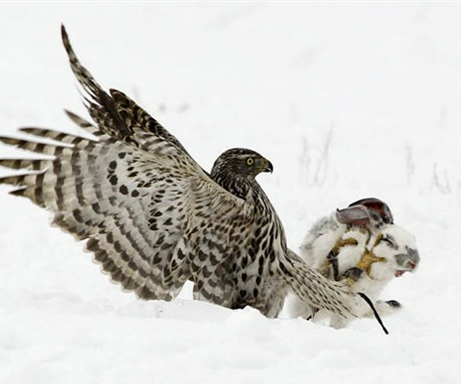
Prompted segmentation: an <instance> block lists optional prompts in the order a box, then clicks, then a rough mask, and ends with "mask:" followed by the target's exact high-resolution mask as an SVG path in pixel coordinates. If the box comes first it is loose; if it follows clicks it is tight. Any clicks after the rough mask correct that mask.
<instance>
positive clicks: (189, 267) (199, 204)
mask: <svg viewBox="0 0 461 384" xmlns="http://www.w3.org/2000/svg"><path fill="white" fill-rule="evenodd" d="M61 33H62V41H63V44H64V47H65V50H66V52H67V55H68V58H69V62H70V66H71V68H72V71H73V73H74V75H75V77H76V79H77V81H78V83H79V84H80V86H81V89H82V95H83V98H84V104H85V106H86V108H87V110H88V112H89V114H90V116H91V118H92V120H93V122H88V121H86V120H84V119H82V118H80V117H78V116H77V115H75V114H73V113H70V112H68V115H69V117H70V118H71V119H72V120H73V121H74V122H75V123H77V124H78V125H79V126H80V127H81V128H82V129H83V130H85V131H86V132H87V133H90V134H91V135H92V138H86V137H83V136H82V137H80V136H76V135H71V134H67V133H62V132H58V131H53V130H49V129H43V128H22V129H21V132H23V133H26V134H29V135H32V136H34V137H35V139H31V140H28V139H17V138H7V137H1V138H0V140H1V141H2V142H3V143H6V144H9V145H13V146H16V147H18V148H21V149H23V150H26V151H31V152H35V153H38V154H40V155H47V158H46V159H44V158H43V156H42V158H40V159H33V160H31V159H13V160H12V159H2V160H0V165H1V166H4V167H9V168H12V169H22V170H26V172H23V173H22V174H20V175H14V176H7V177H3V178H0V184H9V185H13V186H16V187H17V188H16V189H15V190H13V191H11V193H12V194H13V195H17V196H23V197H26V198H28V199H29V200H31V201H32V202H33V203H35V204H36V205H38V206H40V207H43V208H46V209H47V210H49V211H50V212H51V213H52V215H53V224H55V225H57V226H59V227H60V228H62V229H64V230H65V231H67V232H68V233H70V234H72V235H73V236H74V237H75V238H76V239H78V240H87V242H86V248H87V249H88V250H89V251H91V252H93V253H94V257H95V259H96V261H97V262H99V263H100V264H101V266H102V269H103V270H104V271H105V272H106V273H108V274H109V275H110V277H111V279H112V280H113V281H115V282H118V283H120V284H121V285H122V286H123V288H125V289H126V290H130V291H134V292H135V293H136V294H137V295H138V296H139V297H140V298H142V299H161V300H172V299H173V298H174V297H175V296H176V295H177V294H178V293H179V291H180V289H181V287H182V286H183V284H184V283H185V282H186V281H187V280H190V281H192V282H193V284H194V289H193V294H194V298H195V299H199V300H204V301H208V302H211V303H215V304H218V305H222V306H225V307H228V308H243V307H245V306H251V307H254V308H256V309H258V310H259V311H260V312H261V313H262V314H264V315H266V316H268V317H275V316H277V315H278V313H279V312H280V310H281V308H282V305H283V302H284V299H285V296H286V294H287V292H288V291H289V290H291V291H293V292H294V293H295V294H296V295H297V296H298V297H299V298H300V299H301V300H303V301H305V302H306V303H308V304H310V305H312V306H313V307H315V308H323V309H326V310H328V311H331V312H334V313H336V314H338V315H340V316H344V317H349V316H354V312H355V310H356V308H357V306H360V304H359V302H361V299H357V298H358V296H357V295H355V294H353V293H351V292H349V290H348V287H346V286H345V285H344V284H342V283H339V282H332V281H330V280H328V279H326V278H325V277H323V276H322V275H321V274H319V273H317V272H315V271H314V270H313V269H311V268H309V267H308V266H307V265H306V264H305V263H304V262H303V261H302V260H301V259H300V258H299V257H298V256H297V255H295V254H294V252H292V251H291V250H289V249H288V248H287V244H286V239H285V233H284V229H283V226H282V223H281V222H280V219H279V218H278V216H277V214H276V212H275V210H274V208H273V206H272V204H271V202H270V201H269V199H268V197H267V196H266V194H265V193H264V191H263V190H262V188H261V186H260V185H259V184H258V183H257V181H256V180H255V177H256V176H257V175H258V174H259V173H261V172H272V169H273V167H272V164H271V163H270V162H269V161H268V160H267V159H265V158H264V157H263V156H261V155H260V154H258V153H256V152H255V151H253V150H249V149H243V148H234V149H229V150H227V151H225V152H224V153H223V154H221V155H220V156H219V157H218V159H217V160H216V162H215V163H214V166H213V169H212V171H211V173H210V174H209V173H207V172H206V171H204V170H203V169H202V168H201V167H200V166H199V165H198V164H197V163H196V162H195V161H194V159H193V158H192V157H191V156H190V155H189V154H188V152H187V151H186V149H185V148H184V147H183V145H182V144H181V143H180V142H179V141H178V140H177V139H176V138H175V137H174V136H173V135H172V134H170V133H169V132H168V131H167V130H166V129H165V128H164V127H163V126H161V125H160V124H159V122H157V121H156V120H155V119H154V118H152V117H151V116H150V115H149V114H148V113H147V112H146V111H144V110H143V109H142V108H141V107H140V106H138V105H137V104H136V103H135V102H134V101H133V100H131V99H130V98H129V97H128V96H126V95H125V94H124V93H122V92H120V91H117V90H115V89H111V90H110V91H109V92H106V91H104V90H103V88H102V87H101V86H100V85H99V84H98V83H97V82H96V80H95V79H94V78H93V76H92V75H91V74H90V73H89V71H88V70H87V69H86V68H85V67H83V66H82V65H81V64H80V62H79V60H78V59H77V57H76V55H75V53H74V51H73V49H72V47H71V45H70V42H69V39H68V36H67V33H66V30H65V29H64V26H62V29H61ZM37 138H39V139H37ZM40 138H44V139H46V142H44V141H43V140H42V141H40Z"/></svg>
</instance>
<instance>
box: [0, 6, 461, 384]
mask: <svg viewBox="0 0 461 384" xmlns="http://www.w3.org/2000/svg"><path fill="white" fill-rule="evenodd" d="M460 18H461V4H455V3H445V4H435V3H433V4H431V3H422V4H414V3H406V4H397V3H379V4H365V3H349V4H347V3H346V4H344V3H333V4H321V3H310V4H298V3H290V4H275V3H270V4H264V3H237V4H222V5H215V4H211V3H199V4H166V3H164V4H141V3H139V4H103V3H99V4H75V3H68V4H61V5H60V4H51V3H48V4H33V3H27V4H13V3H10V4H5V3H2V4H0V42H1V53H0V58H1V59H0V133H1V134H10V135H12V134H14V132H15V129H16V128H17V127H19V126H24V125H39V126H48V127H52V128H58V129H65V130H72V129H74V128H73V127H72V124H71V123H70V122H68V121H67V119H66V117H65V116H64V114H63V113H62V109H63V108H64V107H66V108H70V109H72V110H74V111H76V112H82V111H83V107H82V106H81V104H80V102H79V96H78V93H77V92H76V89H75V87H74V80H73V78H72V75H71V72H70V69H69V68H68V65H67V62H66V57H65V54H64V50H63V49H62V46H61V42H60V34H59V27H60V23H61V22H64V23H65V24H66V26H67V28H68V31H69V34H70V37H71V40H72V41H73V44H74V48H75V49H76V52H77V54H79V56H80V58H81V60H82V61H83V62H84V63H85V64H86V65H87V66H88V67H89V68H90V70H91V71H92V72H93V74H94V75H95V76H96V77H97V79H98V80H99V81H100V83H101V84H103V85H105V86H107V87H114V88H119V89H121V90H124V91H126V92H127V93H129V94H130V95H132V96H133V97H134V98H135V99H136V100H138V101H139V102H140V104H141V105H143V106H144V107H145V108H146V109H147V110H149V111H150V112H151V113H152V114H153V115H154V116H156V117H157V118H158V119H159V120H160V121H161V122H162V123H163V124H164V125H165V126H167V127H168V128H169V129H170V130H171V131H172V132H173V133H174V134H175V135H176V136H177V137H178V138H179V139H180V140H181V141H182V142H183V143H184V145H185V146H186V147H187V148H188V149H189V150H190V152H191V154H192V155H193V156H194V157H195V158H196V159H197V161H198V162H199V163H201V164H202V165H203V166H204V167H205V168H207V169H209V168H210V167H211V165H212V162H213V160H214V158H216V157H217V156H218V155H219V153H221V152H222V151H223V150H224V149H226V148H230V147H235V146H244V147H249V148H253V149H255V150H257V151H258V152H260V153H262V154H263V155H265V156H266V157H268V158H269V159H271V160H272V162H273V163H274V165H275V172H274V174H272V175H262V176H260V177H259V181H260V183H261V184H262V185H263V187H264V188H265V189H266V191H267V193H268V195H269V196H270V198H271V199H272V201H273V203H274V205H275V207H276V209H277V210H278V212H279V215H280V217H281V219H282V221H283V223H284V225H285V229H286V231H287V234H288V241H289V244H290V246H291V247H292V248H293V249H297V247H298V245H299V244H300V241H301V240H302V238H303V236H304V233H305V232H306V231H307V229H308V227H309V226H310V225H311V224H312V223H313V222H314V221H315V220H316V219H317V218H318V217H319V216H322V215H325V214H327V213H329V212H330V211H331V210H333V209H335V208H337V207H342V206H345V205H346V204H348V203H350V202H351V201H353V200H356V199H358V198H361V197H366V196H377V197H380V198H382V199H384V200H386V201H387V202H388V203H389V204H390V206H391V208H392V209H393V211H394V215H395V218H396V221H397V223H398V224H399V225H401V226H403V227H405V228H407V229H408V230H410V231H412V232H413V233H414V234H415V235H416V237H417V240H418V246H419V250H420V254H421V258H422V262H421V266H420V268H419V270H418V271H417V272H416V273H415V274H413V275H410V274H406V275H404V276H403V277H402V278H400V279H399V280H396V281H394V282H393V283H392V284H391V285H389V287H388V289H387V291H386V292H385V297H386V298H394V299H398V300H400V301H401V302H403V303H404V305H405V308H404V310H403V311H402V312H400V313H399V314H398V315H396V316H394V317H389V318H386V319H385V322H386V325H387V327H388V329H389V330H390V332H391V334H390V335H389V336H385V335H383V334H382V332H381V330H380V329H379V326H378V324H377V323H376V322H374V321H372V320H361V321H356V322H354V323H352V324H351V326H350V327H349V328H348V329H345V330H340V331H337V330H333V329H330V328H327V327H325V326H321V325H316V324H312V323H309V322H306V321H303V320H301V319H287V318H282V319H278V320H269V319H266V318H264V317H263V316H261V315H260V314H259V313H258V312H256V311H254V310H252V309H245V310H241V311H230V310H227V309H224V308H220V307H216V306H212V305H208V304H204V303H200V302H194V301H191V300H190V292H188V291H187V292H184V293H183V294H182V296H181V298H180V299H178V300H177V301H175V302H172V303H164V302H140V301H138V300H137V299H136V298H135V297H134V296H133V295H132V294H128V293H123V292H122V291H121V290H120V289H119V287H118V286H115V285H112V284H110V283H109V281H108V278H107V277H105V276H103V275H102V274H101V273H100V271H99V268H98V267H97V266H96V265H94V264H93V263H92V262H91V256H90V255H89V254H85V253H83V252H82V247H83V245H82V244H78V243H75V242H74V241H73V239H72V238H70V237H69V236H67V235H64V234H62V233H61V232H60V231H58V230H56V229H51V228H49V227H48V225H47V222H48V220H49V217H48V215H47V213H46V212H42V211H41V210H39V209H38V208H36V207H33V206H32V205H31V204H30V203H29V202H28V201H25V200H21V199H18V198H14V197H11V196H9V195H7V190H8V189H7V188H5V187H2V188H1V189H0V281H1V284H0V382H1V383H8V384H9V383H90V382H94V383H134V382H150V383H220V382H221V383H264V384H266V383H316V382H338V381H341V382H343V383H355V384H358V383H370V382H374V383H389V382H397V381H398V382H400V383H460V377H461V369H460V365H459V362H460V361H461V332H460V330H461V326H460V322H459V319H460V317H461V303H460V298H459V292H460V291H461V283H460V279H459V273H460V271H461V258H460V256H459V248H460V247H459V243H458V241H459V239H460V225H459V223H460V222H461V174H460V171H459V167H460V164H461V151H460V145H461V133H460V132H461V49H460V41H461V24H460V23H459V20H460ZM0 153H1V155H2V156H3V155H8V156H9V155H11V156H13V155H14V152H13V151H12V150H11V149H9V148H6V147H4V146H2V147H0ZM1 172H2V174H5V173H6V171H5V170H2V171H1Z"/></svg>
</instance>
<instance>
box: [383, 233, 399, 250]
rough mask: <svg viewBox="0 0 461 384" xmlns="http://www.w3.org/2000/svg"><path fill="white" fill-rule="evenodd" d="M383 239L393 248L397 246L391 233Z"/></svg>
mask: <svg viewBox="0 0 461 384" xmlns="http://www.w3.org/2000/svg"><path fill="white" fill-rule="evenodd" d="M381 241H384V242H385V243H387V244H388V245H389V246H390V247H392V248H397V245H396V243H395V240H394V239H393V237H392V236H389V235H387V236H384V237H383V238H382V240H381Z"/></svg>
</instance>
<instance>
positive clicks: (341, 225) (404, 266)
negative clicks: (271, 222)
mask: <svg viewBox="0 0 461 384" xmlns="http://www.w3.org/2000/svg"><path fill="white" fill-rule="evenodd" d="M300 253H301V257H302V258H303V259H304V260H305V261H306V262H307V263H308V264H309V265H310V266H311V267H313V268H314V269H316V270H318V271H319V272H321V273H322V274H323V275H324V276H326V277H328V278H329V279H331V280H342V279H347V281H348V283H349V286H350V289H351V291H353V292H355V293H358V292H362V293H364V294H366V295H367V296H368V297H369V298H370V299H371V300H372V301H373V302H374V303H375V307H376V309H377V310H378V312H379V313H380V314H381V315H384V314H388V313H390V312H394V311H395V310H396V309H398V308H400V303H399V302H397V301H395V300H390V301H378V298H379V294H380V292H381V290H382V289H383V288H384V286H385V285H386V284H387V283H388V282H389V281H390V280H392V279H393V278H394V277H399V276H401V275H402V274H403V273H405V272H407V271H413V270H414V269H415V268H416V267H417V266H418V264H419V260H420V258H419V254H418V251H417V248H416V243H415V238H414V236H413V235H412V234H411V233H409V232H408V231H407V230H405V229H403V228H402V227H399V226H398V225H395V224H394V223H393V218H392V213H391V211H390V209H389V207H388V206H387V204H386V203H384V202H382V201H381V200H378V199H375V198H367V199H362V200H359V201H357V202H355V203H352V204H351V205H350V206H349V207H348V208H345V209H342V210H338V211H336V212H334V213H333V214H331V215H330V216H328V217H324V218H322V219H320V220H318V221H317V222H316V223H315V224H314V225H313V227H312V228H311V230H310V231H309V232H308V233H307V235H306V237H305V239H304V241H303V244H302V245H301V247H300ZM364 308H365V307H364ZM289 311H290V314H291V315H292V316H294V317H298V316H302V317H304V318H307V319H310V318H314V315H315V318H318V317H321V315H320V314H316V312H317V310H316V309H314V308H312V307H310V306H309V305H307V304H305V303H303V302H301V301H300V300H299V299H295V298H292V299H291V302H290V303H289ZM319 315H320V316H319ZM358 315H359V316H369V315H370V313H369V311H367V312H365V311H364V312H363V313H361V314H358ZM346 323H347V320H345V319H342V318H340V317H337V316H334V315H333V316H332V317H331V321H330V325H332V326H333V327H336V328H340V327H344V326H345V325H346Z"/></svg>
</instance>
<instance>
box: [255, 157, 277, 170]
mask: <svg viewBox="0 0 461 384" xmlns="http://www.w3.org/2000/svg"><path fill="white" fill-rule="evenodd" d="M258 168H259V171H260V172H270V173H272V172H273V171H274V166H273V165H272V163H271V162H270V161H269V160H267V159H261V160H260V161H259V164H258Z"/></svg>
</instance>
